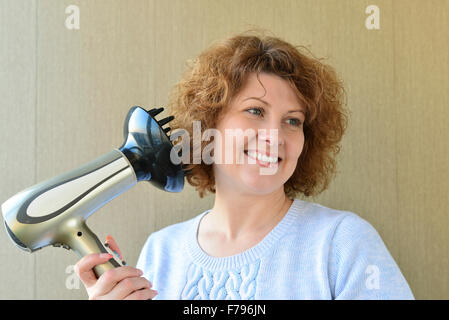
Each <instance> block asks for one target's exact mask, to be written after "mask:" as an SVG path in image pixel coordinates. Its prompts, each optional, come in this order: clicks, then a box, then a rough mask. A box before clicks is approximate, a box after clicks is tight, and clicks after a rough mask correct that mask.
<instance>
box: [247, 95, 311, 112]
mask: <svg viewBox="0 0 449 320" xmlns="http://www.w3.org/2000/svg"><path fill="white" fill-rule="evenodd" d="M249 99H254V100H258V101H260V102H263V103H265V104H266V105H267V106H269V107H271V105H270V104H269V103H268V102H266V101H265V100H263V99H261V98H257V97H248V98H245V99H243V100H242V102H243V101H246V100H249ZM292 112H301V113H302V114H303V115H306V114H305V112H304V110H302V109H299V110H298V109H296V110H290V111H288V113H292Z"/></svg>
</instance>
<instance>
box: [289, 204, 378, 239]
mask: <svg viewBox="0 0 449 320" xmlns="http://www.w3.org/2000/svg"><path fill="white" fill-rule="evenodd" d="M294 206H295V207H294V208H292V209H293V215H294V216H295V217H296V219H297V223H296V224H295V226H296V229H298V230H296V231H298V232H300V231H301V230H302V231H304V229H306V230H308V231H309V234H310V233H314V232H316V233H318V234H319V235H320V236H324V235H326V236H327V237H328V238H329V240H333V241H335V240H337V241H338V240H339V239H341V238H342V237H344V236H347V237H349V238H350V237H352V236H358V237H359V236H360V235H373V234H376V235H377V231H376V230H375V228H374V227H373V226H372V225H371V224H370V223H369V222H368V221H367V220H365V219H364V218H362V217H361V216H360V215H358V214H357V213H355V212H353V211H349V210H342V209H336V208H332V207H327V206H325V205H322V204H319V203H315V202H309V201H303V200H299V199H295V202H294Z"/></svg>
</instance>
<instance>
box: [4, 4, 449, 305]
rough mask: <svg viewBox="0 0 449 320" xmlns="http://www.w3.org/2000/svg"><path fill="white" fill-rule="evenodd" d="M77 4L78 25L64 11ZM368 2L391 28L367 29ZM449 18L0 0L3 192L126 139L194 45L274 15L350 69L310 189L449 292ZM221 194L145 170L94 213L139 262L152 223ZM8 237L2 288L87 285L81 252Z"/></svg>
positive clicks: (162, 99) (396, 11)
mask: <svg viewBox="0 0 449 320" xmlns="http://www.w3.org/2000/svg"><path fill="white" fill-rule="evenodd" d="M70 4H75V5H78V6H79V8H80V14H81V15H80V18H81V19H80V22H81V24H80V30H68V29H67V28H66V27H65V26H64V21H65V19H66V17H67V14H66V13H65V8H66V7H67V6H68V5H70ZM371 4H376V5H377V6H379V8H380V30H368V29H366V28H365V19H366V17H367V16H368V14H366V13H365V8H366V7H367V6H368V5H371ZM448 21H449V1H445V0H439V1H438V0H433V1H430V0H429V1H420V0H413V1H412V0H396V1H387V0H374V1H372V0H369V1H362V0H339V1H337V0H321V1H316V0H284V1H273V0H264V1H260V0H257V1H237V0H232V1H230V0H225V1H224V0H220V1H206V0H190V1H186V0H182V1H180V0H177V1H174V0H170V1H162V0H160V1H144V0H141V1H125V0H123V1H110V0H109V1H106V0H101V1H99V0H95V1H87V0H85V1H80V0H78V1H76V0H70V1H68V0H46V1H30V0H20V1H18V0H0V136H1V137H2V143H1V144H0V163H1V167H0V177H1V179H0V203H3V202H4V201H5V200H7V199H8V198H9V197H11V196H12V195H13V194H15V193H16V192H19V191H21V190H23V189H25V188H26V187H29V186H31V185H33V184H35V183H37V182H40V181H42V180H44V179H47V178H50V177H52V176H55V175H57V174H60V173H63V172H66V171H69V170H71V169H74V168H76V167H78V166H80V165H82V164H84V163H86V162H88V161H90V160H93V159H94V158H96V157H98V156H100V155H102V154H104V153H106V152H108V151H110V150H111V149H112V148H116V147H119V146H120V145H121V143H122V139H123V138H122V127H123V122H124V117H125V115H126V113H127V111H128V110H129V108H130V107H131V106H133V105H141V106H143V107H147V108H149V107H152V106H160V105H164V104H165V103H166V101H167V94H168V91H169V89H170V88H171V87H172V86H173V85H174V84H175V83H176V82H177V80H178V79H179V77H180V75H181V72H182V71H183V70H184V63H185V61H186V60H187V59H190V58H193V57H195V56H196V55H197V54H198V53H199V52H200V51H202V50H203V49H204V48H206V47H207V46H208V45H210V44H211V42H212V41H215V40H218V39H221V38H223V37H226V36H228V35H230V34H232V33H235V32H239V31H244V30H246V29H249V28H251V27H260V28H265V29H267V30H270V31H272V32H273V33H274V34H275V35H277V36H280V37H282V38H284V39H285V40H287V41H290V42H292V43H294V44H303V45H307V46H309V47H310V49H311V50H312V51H313V52H314V53H315V55H317V56H320V57H328V63H330V64H332V65H334V66H335V68H336V69H337V71H338V72H339V73H340V74H341V77H342V78H343V80H344V81H345V83H346V88H347V92H348V107H349V108H350V110H351V112H352V117H351V124H350V127H349V129H348V132H347V135H346V136H345V138H344V140H343V149H342V152H341V154H340V156H339V173H338V176H337V178H336V179H335V180H334V182H333V183H332V184H331V186H330V188H329V189H328V190H327V191H326V192H324V193H323V194H321V195H320V196H319V197H317V198H307V199H305V200H308V201H313V202H318V203H321V204H323V205H326V206H329V207H333V208H336V209H343V210H350V211H353V212H355V213H357V214H358V215H360V216H361V217H363V218H365V219H366V220H368V221H369V222H370V223H371V224H372V225H373V226H374V227H375V228H376V229H377V230H378V232H379V233H380V235H381V236H382V238H383V240H384V242H385V243H386V245H387V247H388V248H389V250H390V252H391V254H392V255H393V257H394V258H395V260H396V262H397V263H398V265H399V266H400V268H401V270H402V272H403V274H404V276H405V278H406V279H407V280H408V282H409V284H410V286H411V288H412V291H413V293H414V294H415V297H416V298H417V299H448V298H449V273H448V272H447V270H448V267H449V235H448V232H447V230H448V226H449V216H448V214H449V208H448V191H449V179H448V178H449V139H448V133H449V132H448V131H449V130H448V126H447V125H448V123H449V109H448V107H449V84H448V83H449V41H448V40H449V31H448V30H449V22H448ZM164 115H167V113H166V112H165V111H164V113H163V114H162V115H161V116H164ZM212 204H213V196H209V197H207V198H204V199H200V198H199V197H198V195H197V193H196V192H195V190H194V189H193V188H192V187H191V186H190V185H187V184H186V187H185V189H184V191H183V192H182V193H180V194H169V193H165V192H162V191H159V190H156V189H155V188H153V187H151V186H150V185H149V184H147V183H141V184H138V185H137V186H136V187H134V188H133V189H131V190H129V191H128V192H127V193H125V194H123V195H122V196H120V197H119V198H116V199H114V200H113V201H112V202H110V203H109V204H107V205H106V206H104V207H103V208H101V209H100V210H99V211H98V212H97V213H95V214H94V215H93V216H91V218H90V219H89V221H88V223H89V226H90V227H91V228H92V229H93V230H94V231H95V232H96V233H97V235H99V237H100V238H102V239H104V237H105V236H106V235H107V234H108V233H110V234H112V235H113V236H114V237H115V238H116V240H117V241H118V243H119V245H120V247H121V249H122V251H123V252H124V255H125V259H126V260H127V261H128V263H129V264H130V265H135V263H136V261H137V257H138V254H139V252H140V249H141V247H142V245H143V243H144V241H145V240H146V238H147V236H148V235H149V234H150V233H151V232H153V231H155V230H158V229H160V228H162V227H164V226H167V225H170V224H173V223H176V222H179V221H183V220H186V219H188V218H191V217H193V216H195V215H197V214H199V213H201V212H202V211H204V210H206V209H208V208H210V207H211V206H212ZM0 243H1V245H0V257H1V261H2V262H1V264H0V283H1V286H0V299H85V298H86V297H87V295H86V293H85V291H84V288H83V286H82V284H81V283H77V282H76V279H74V278H73V273H72V272H71V271H70V266H71V265H73V264H75V263H76V261H77V260H78V257H77V256H76V255H75V254H74V253H73V251H66V250H63V249H56V248H52V247H49V248H45V249H43V250H41V251H38V252H36V253H33V254H31V255H30V254H27V253H24V252H21V251H20V250H18V249H16V248H15V247H14V246H13V245H12V243H11V242H10V241H9V239H7V236H6V233H5V232H4V230H2V231H0ZM77 284H78V285H79V289H77ZM69 288H72V289H69Z"/></svg>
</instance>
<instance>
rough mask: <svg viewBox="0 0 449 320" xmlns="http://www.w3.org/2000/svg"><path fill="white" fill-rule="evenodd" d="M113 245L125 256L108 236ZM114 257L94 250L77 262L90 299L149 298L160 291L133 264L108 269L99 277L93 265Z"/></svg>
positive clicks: (110, 244)
mask: <svg viewBox="0 0 449 320" xmlns="http://www.w3.org/2000/svg"><path fill="white" fill-rule="evenodd" d="M106 242H107V244H108V245H109V247H110V248H111V249H112V250H113V251H116V252H117V253H118V254H119V255H120V259H122V255H121V252H120V249H119V248H118V246H117V244H116V242H115V241H114V239H113V238H112V236H108V237H106ZM111 258H112V255H111V254H108V253H102V254H98V253H92V254H89V255H86V256H84V257H83V258H81V259H80V260H79V261H78V262H77V264H76V265H75V272H76V274H77V275H78V277H79V278H80V279H81V282H82V283H83V284H84V287H85V288H86V291H87V294H88V295H89V300H97V299H98V300H100V299H101V300H122V299H124V300H148V299H153V298H154V297H155V296H156V295H157V292H156V291H155V290H152V289H151V286H152V285H151V283H150V282H149V281H148V280H147V279H145V278H144V277H142V274H143V273H142V271H141V270H139V269H136V268H133V267H130V266H124V267H119V268H115V269H112V270H108V271H106V272H105V273H103V274H102V275H101V276H100V278H98V279H97V278H96V276H95V273H94V271H93V268H94V267H95V266H97V265H99V264H103V263H105V262H107V261H108V260H109V259H111Z"/></svg>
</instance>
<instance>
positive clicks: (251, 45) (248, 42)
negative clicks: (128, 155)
mask: <svg viewBox="0 0 449 320" xmlns="http://www.w3.org/2000/svg"><path fill="white" fill-rule="evenodd" d="M307 53H309V54H307ZM320 60H323V59H322V58H321V59H318V58H316V57H314V56H313V54H311V53H310V51H309V50H308V49H307V48H306V47H304V46H296V47H295V46H293V45H291V44H290V43H288V42H286V41H284V40H282V39H280V38H278V37H274V36H267V35H264V34H251V32H244V33H241V34H237V35H234V36H232V37H230V38H227V39H225V40H223V41H221V42H218V43H215V44H213V45H212V46H211V47H209V48H208V49H206V50H205V51H203V52H202V53H200V54H199V56H198V57H197V58H196V59H193V60H188V61H187V66H188V69H187V71H185V73H184V74H183V76H182V78H181V80H180V81H179V82H178V84H176V85H175V86H174V87H173V88H172V90H171V92H170V95H169V101H168V104H167V107H168V109H169V110H170V112H171V114H172V115H174V117H175V119H174V120H173V121H172V123H171V125H170V127H171V128H172V129H177V128H182V129H184V130H186V131H187V132H188V133H189V136H190V137H191V138H192V137H193V132H192V131H193V129H192V124H193V121H194V120H196V121H201V131H202V133H203V132H204V130H206V129H208V128H215V127H216V124H217V120H218V119H219V117H220V115H221V112H222V111H223V110H225V107H226V106H227V105H228V104H229V103H230V101H231V100H232V98H233V97H235V96H236V95H237V94H238V93H239V90H240V89H241V88H242V87H243V84H244V82H245V80H246V78H247V76H248V75H249V74H250V73H253V72H255V73H256V74H257V75H258V74H259V73H261V72H264V73H269V74H274V75H277V76H279V77H281V78H283V79H285V80H287V81H288V82H289V83H290V84H291V85H292V88H293V89H294V90H295V91H296V94H297V95H298V98H299V99H300V101H301V102H302V104H303V106H304V107H305V110H306V118H305V122H304V127H303V130H304V138H305V141H304V148H303V151H302V153H301V155H300V157H299V159H298V163H297V166H296V169H295V171H294V173H293V174H292V176H291V177H290V179H289V180H288V181H287V182H286V183H285V184H284V192H285V194H286V196H287V197H289V198H291V199H293V198H295V197H296V195H297V194H298V193H302V194H304V195H305V196H307V197H308V196H315V195H317V194H319V193H321V192H322V191H324V190H325V189H326V188H327V187H328V185H329V183H330V181H331V180H332V178H333V176H334V174H335V170H336V161H335V156H336V155H337V154H338V153H339V151H340V141H341V139H342V136H343V134H344V132H345V130H346V128H347V123H348V114H347V110H346V109H345V108H344V105H345V104H346V101H345V97H346V94H345V90H344V87H343V84H342V81H341V80H339V79H338V76H337V74H336V72H335V70H334V68H333V67H331V66H330V65H327V64H324V63H322V62H321V61H320ZM190 142H192V141H190ZM205 145H206V142H205V141H204V142H202V143H201V146H193V143H190V154H191V155H192V154H193V152H194V148H201V151H202V150H203V148H204V147H205ZM182 166H183V169H184V170H185V176H186V178H187V181H188V182H189V183H190V184H191V185H192V186H194V187H196V190H197V191H198V192H199V196H200V198H202V197H203V196H204V195H205V194H206V192H207V191H209V192H211V193H215V178H214V174H213V170H212V164H209V165H208V164H205V163H203V162H201V163H200V164H194V163H192V161H189V163H183V164H182Z"/></svg>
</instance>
